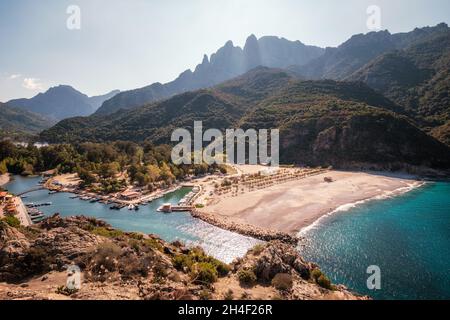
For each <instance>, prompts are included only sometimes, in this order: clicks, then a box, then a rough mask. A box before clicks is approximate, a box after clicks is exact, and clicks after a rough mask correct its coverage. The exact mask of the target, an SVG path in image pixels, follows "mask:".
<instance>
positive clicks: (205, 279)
mask: <svg viewBox="0 0 450 320" xmlns="http://www.w3.org/2000/svg"><path fill="white" fill-rule="evenodd" d="M191 277H192V279H193V280H194V282H196V283H199V284H211V283H214V282H216V281H217V270H216V268H215V267H214V265H212V264H211V263H209V262H200V263H198V264H196V265H195V268H194V271H193V272H192V275H191Z"/></svg>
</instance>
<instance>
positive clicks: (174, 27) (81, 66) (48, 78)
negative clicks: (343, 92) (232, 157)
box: [0, 0, 450, 101]
mask: <svg viewBox="0 0 450 320" xmlns="http://www.w3.org/2000/svg"><path fill="white" fill-rule="evenodd" d="M69 5H78V6H79V8H80V9H81V29H80V30H69V29H68V28H67V24H66V22H67V19H68V18H69V14H67V13H66V11H67V8H68V6H69ZM370 5H378V6H379V7H380V8H381V25H382V29H388V30H389V31H391V32H393V33H394V32H403V31H410V30H412V29H414V28H415V27H422V26H426V25H436V24H437V23H440V22H446V23H449V19H450V1H448V0H340V1H336V0H314V1H311V0H310V1H306V0H159V1H156V0H70V1H66V0H58V1H55V0H39V1H36V0H0V101H7V100H9V99H12V98H19V97H31V96H33V95H35V94H36V93H38V92H40V91H43V90H46V89H48V88H49V87H50V86H53V85H57V84H69V85H72V86H73V87H75V88H76V89H78V90H80V91H82V92H84V93H86V94H88V95H96V94H103V93H106V92H108V91H110V90H113V89H120V90H126V89H133V88H138V87H142V86H145V85H148V84H150V83H153V82H157V81H159V82H163V83H164V82H167V81H170V80H173V79H174V78H176V77H177V76H178V74H179V73H181V72H182V71H184V70H185V69H188V68H194V67H195V66H196V65H197V64H198V63H200V62H201V60H202V57H203V54H205V53H206V54H208V55H210V54H211V53H213V52H215V51H216V50H217V49H218V48H219V47H221V46H223V45H224V44H225V42H226V41H227V40H232V41H233V42H234V44H235V45H240V46H242V45H243V44H244V43H245V39H246V38H247V36H249V35H250V34H252V33H253V34H255V35H256V36H257V37H258V38H259V37H261V36H264V35H276V36H280V37H285V38H287V39H290V40H300V41H302V42H303V43H306V44H313V45H318V46H322V47H325V46H336V45H338V44H340V43H342V42H343V41H345V40H346V39H348V38H349V37H350V36H351V35H353V34H356V33H367V32H369V31H370V30H368V28H367V26H366V21H367V18H368V15H367V13H366V10H367V8H368V7H369V6H370Z"/></svg>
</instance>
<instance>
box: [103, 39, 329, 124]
mask: <svg viewBox="0 0 450 320" xmlns="http://www.w3.org/2000/svg"><path fill="white" fill-rule="evenodd" d="M323 52H324V49H322V48H319V47H315V46H307V45H304V44H303V43H301V42H300V41H289V40H286V39H284V38H278V37H272V36H270V37H262V38H260V39H259V40H258V39H257V38H256V37H255V36H254V35H251V36H250V37H248V38H247V41H246V43H245V46H244V48H243V49H242V48H240V47H237V46H234V45H233V42H231V41H228V42H227V43H226V44H225V45H224V46H223V47H222V48H220V49H219V50H218V51H217V52H216V53H214V54H212V55H211V58H210V59H209V58H208V56H206V55H205V56H204V57H203V61H202V63H201V64H199V65H197V67H196V68H195V70H194V71H191V70H186V71H184V72H183V73H181V74H180V76H179V77H178V78H177V79H175V80H174V81H172V82H169V83H166V84H161V83H154V84H151V85H149V86H146V87H144V88H140V89H136V90H130V91H125V92H122V93H120V94H118V95H116V96H114V97H113V98H111V99H109V100H107V101H105V102H104V103H103V105H102V106H101V107H100V108H99V109H98V110H97V112H96V114H103V115H105V114H111V113H114V112H116V111H118V110H120V109H132V108H136V107H139V106H141V105H143V104H146V103H150V102H153V101H158V100H162V99H165V98H168V97H171V96H173V95H175V94H179V93H183V92H187V91H192V90H197V89H200V88H207V87H211V86H214V85H217V84H219V83H221V82H224V81H226V80H229V79H232V78H234V77H237V76H239V75H242V74H243V73H245V72H247V71H249V70H251V69H253V68H255V67H257V66H266V67H272V68H287V67H288V66H291V65H298V66H302V65H305V64H306V63H308V62H310V61H311V60H313V59H314V58H317V57H319V56H321V55H322V54H323Z"/></svg>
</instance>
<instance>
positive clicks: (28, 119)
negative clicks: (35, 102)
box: [0, 103, 56, 140]
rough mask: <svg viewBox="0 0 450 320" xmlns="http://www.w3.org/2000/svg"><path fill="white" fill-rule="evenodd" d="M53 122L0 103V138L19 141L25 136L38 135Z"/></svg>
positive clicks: (53, 122)
mask: <svg viewBox="0 0 450 320" xmlns="http://www.w3.org/2000/svg"><path fill="white" fill-rule="evenodd" d="M55 122H56V121H50V120H49V119H47V118H45V117H43V116H41V115H39V114H36V113H32V112H29V111H26V110H22V109H18V108H13V107H10V106H8V105H7V104H4V103H0V138H10V139H11V138H12V139H18V140H21V139H22V138H24V137H26V136H30V135H36V134H38V133H39V132H41V131H42V130H44V129H47V128H49V127H51V126H52V125H54V124H55Z"/></svg>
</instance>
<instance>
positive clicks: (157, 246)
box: [143, 238, 163, 251]
mask: <svg viewBox="0 0 450 320" xmlns="http://www.w3.org/2000/svg"><path fill="white" fill-rule="evenodd" d="M143 244H144V246H146V247H149V248H152V249H154V250H157V251H162V250H163V246H162V244H161V243H159V242H158V240H156V239H153V238H150V239H145V240H144V242H143Z"/></svg>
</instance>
